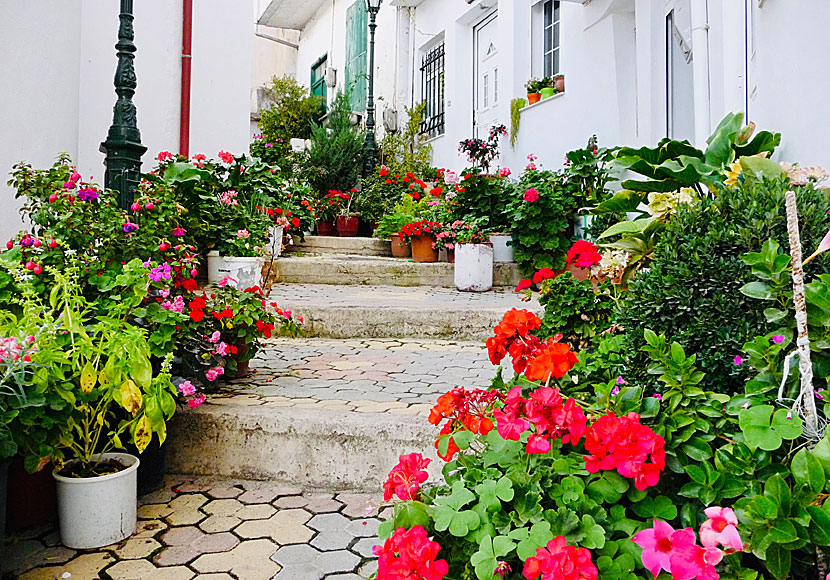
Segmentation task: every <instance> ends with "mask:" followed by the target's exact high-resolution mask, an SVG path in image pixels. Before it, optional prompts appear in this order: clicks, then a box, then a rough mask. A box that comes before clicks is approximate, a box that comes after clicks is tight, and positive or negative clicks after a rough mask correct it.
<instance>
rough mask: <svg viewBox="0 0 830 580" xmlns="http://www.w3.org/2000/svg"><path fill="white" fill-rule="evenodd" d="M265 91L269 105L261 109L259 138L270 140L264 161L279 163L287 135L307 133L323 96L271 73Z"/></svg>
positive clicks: (300, 136)
mask: <svg viewBox="0 0 830 580" xmlns="http://www.w3.org/2000/svg"><path fill="white" fill-rule="evenodd" d="M267 92H268V96H269V97H270V99H271V100H272V101H273V105H271V107H270V108H269V109H267V110H265V111H262V117H261V119H260V121H259V127H260V129H262V137H263V141H265V142H266V143H271V144H272V147H269V149H270V151H269V154H268V157H269V159H267V161H269V162H274V163H279V160H280V159H282V158H284V157H285V156H286V155H288V154H289V153H290V152H291V143H290V141H291V139H308V138H309V137H311V128H312V126H313V125H314V120H315V119H316V118H317V117H318V116H319V115H320V113H322V112H323V99H322V98H321V97H318V96H316V95H312V94H311V93H309V91H308V89H307V88H305V87H303V86H300V85H299V84H298V83H297V81H296V80H294V79H292V78H291V77H287V76H285V77H282V78H277V77H274V79H273V80H272V81H271V86H270V87H268V89H267Z"/></svg>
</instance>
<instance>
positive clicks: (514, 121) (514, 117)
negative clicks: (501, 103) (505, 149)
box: [510, 98, 527, 147]
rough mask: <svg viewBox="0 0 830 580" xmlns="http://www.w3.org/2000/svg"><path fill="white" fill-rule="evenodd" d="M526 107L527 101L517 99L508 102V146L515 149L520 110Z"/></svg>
mask: <svg viewBox="0 0 830 580" xmlns="http://www.w3.org/2000/svg"><path fill="white" fill-rule="evenodd" d="M526 106H527V100H526V99H522V98H518V99H512V100H511V101H510V146H511V147H516V139H518V138H519V122H520V121H521V110H522V109H524V108H525V107H526Z"/></svg>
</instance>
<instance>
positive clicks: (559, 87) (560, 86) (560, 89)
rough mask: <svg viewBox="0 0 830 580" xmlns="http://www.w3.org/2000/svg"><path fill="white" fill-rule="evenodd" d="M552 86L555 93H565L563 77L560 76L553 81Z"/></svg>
mask: <svg viewBox="0 0 830 580" xmlns="http://www.w3.org/2000/svg"><path fill="white" fill-rule="evenodd" d="M553 86H554V87H555V88H556V92H557V93H564V92H565V76H564V75H561V76H558V77H556V78H554V79H553Z"/></svg>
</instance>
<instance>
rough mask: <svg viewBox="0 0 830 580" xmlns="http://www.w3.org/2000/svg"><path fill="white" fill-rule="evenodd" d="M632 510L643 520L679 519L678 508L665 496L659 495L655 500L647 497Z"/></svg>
mask: <svg viewBox="0 0 830 580" xmlns="http://www.w3.org/2000/svg"><path fill="white" fill-rule="evenodd" d="M631 509H633V510H634V513H635V514H637V515H638V516H640V517H641V518H646V519H649V520H651V519H658V520H666V521H670V520H673V519H674V518H676V517H677V507H676V506H675V505H674V503H673V502H672V500H670V499H669V498H667V497H666V496H664V495H659V496H657V497H656V498H653V499H652V498H650V497H647V498H645V499H644V500H643V501H641V502H638V503H635V504H634V505H633V506H632V508H631Z"/></svg>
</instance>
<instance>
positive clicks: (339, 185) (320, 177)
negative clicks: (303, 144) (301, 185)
mask: <svg viewBox="0 0 830 580" xmlns="http://www.w3.org/2000/svg"><path fill="white" fill-rule="evenodd" d="M351 116H352V110H351V106H350V105H349V97H348V96H347V95H345V94H343V93H338V94H337V97H335V99H334V102H333V103H332V105H331V109H330V110H329V113H328V116H327V118H326V123H325V124H324V125H314V126H313V127H312V129H311V147H310V148H309V150H308V160H307V161H308V167H307V169H308V171H307V175H306V179H307V181H308V184H309V185H310V186H311V188H312V189H313V190H314V191H315V192H316V193H317V195H318V196H322V195H325V194H326V193H327V192H329V191H331V190H335V191H349V190H350V189H352V188H354V187H355V186H356V185H357V182H358V179H359V178H360V170H361V162H362V160H363V155H362V153H363V151H362V150H363V133H362V132H361V131H359V130H358V129H357V128H355V127H354V126H353V125H352V122H351Z"/></svg>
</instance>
